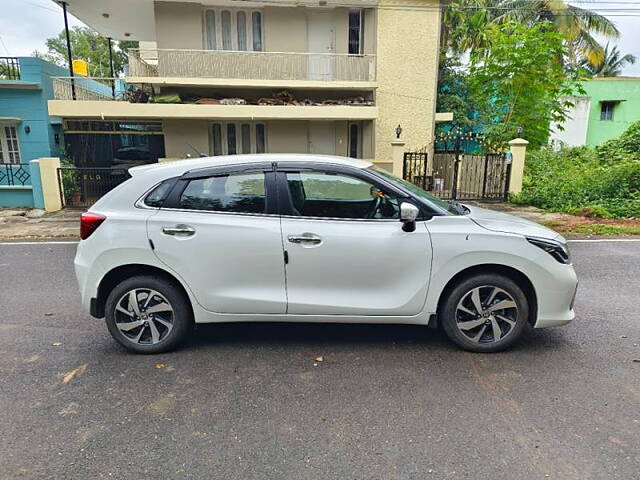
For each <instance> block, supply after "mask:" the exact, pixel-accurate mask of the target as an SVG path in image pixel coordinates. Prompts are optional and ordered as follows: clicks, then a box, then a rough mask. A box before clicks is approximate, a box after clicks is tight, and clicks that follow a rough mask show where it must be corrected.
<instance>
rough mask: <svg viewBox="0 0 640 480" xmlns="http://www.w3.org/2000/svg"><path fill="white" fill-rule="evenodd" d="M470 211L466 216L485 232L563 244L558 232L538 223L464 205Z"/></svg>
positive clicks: (563, 240)
mask: <svg viewBox="0 0 640 480" xmlns="http://www.w3.org/2000/svg"><path fill="white" fill-rule="evenodd" d="M465 207H467V208H468V209H469V210H470V213H469V214H468V215H467V216H468V217H469V218H470V219H471V220H473V221H474V222H475V223H477V224H478V225H480V226H481V227H483V228H486V229H487V230H492V231H494V232H506V233H518V234H520V235H525V236H529V237H539V238H548V239H551V240H557V241H561V242H565V239H564V238H563V237H562V235H560V234H559V233H558V232H554V231H553V230H551V229H550V228H547V227H544V226H542V225H540V224H539V223H535V222H532V221H530V220H526V219H524V218H521V217H516V216H515V215H509V214H507V213H502V212H496V211H494V210H488V209H486V208H480V207H476V206H472V205H465Z"/></svg>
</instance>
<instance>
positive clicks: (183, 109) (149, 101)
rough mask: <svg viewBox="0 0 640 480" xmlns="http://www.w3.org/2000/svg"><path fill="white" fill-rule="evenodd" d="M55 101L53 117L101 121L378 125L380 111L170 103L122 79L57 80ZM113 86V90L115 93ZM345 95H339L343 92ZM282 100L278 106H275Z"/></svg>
mask: <svg viewBox="0 0 640 480" xmlns="http://www.w3.org/2000/svg"><path fill="white" fill-rule="evenodd" d="M52 80H53V93H54V99H53V100H49V104H48V105H49V115H54V116H59V117H63V118H100V119H103V120H104V119H124V118H130V119H156V120H158V119H168V118H176V119H222V120H240V119H253V120H269V119H273V120H354V121H355V120H373V119H375V118H377V116H378V108H377V107H376V106H375V105H374V103H373V101H370V100H366V99H364V98H363V97H360V96H358V97H348V98H343V99H327V100H324V101H311V100H309V99H304V100H302V101H301V100H295V99H293V98H290V99H287V100H282V99H280V98H279V97H278V96H274V97H270V98H266V99H265V98H261V99H257V100H256V99H243V98H226V99H225V98H221V99H212V98H206V97H205V98H204V99H203V100H205V101H204V102H202V101H193V100H190V101H182V100H181V99H180V98H179V97H177V96H176V97H175V101H172V102H166V101H163V99H162V98H157V97H154V96H153V91H152V90H150V89H149V88H148V86H143V87H142V88H139V87H138V86H136V85H132V84H128V83H125V82H124V81H123V80H122V79H118V78H116V79H112V78H86V77H74V78H71V77H53V79H52ZM112 84H113V89H112ZM339 93H340V92H339ZM276 101H277V103H275V102H276Z"/></svg>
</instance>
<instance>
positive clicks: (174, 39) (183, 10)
mask: <svg viewBox="0 0 640 480" xmlns="http://www.w3.org/2000/svg"><path fill="white" fill-rule="evenodd" d="M154 6H155V15H156V41H157V42H158V48H186V49H195V50H201V49H202V5H199V4H197V3H173V2H171V3H170V2H156V3H155V4H154Z"/></svg>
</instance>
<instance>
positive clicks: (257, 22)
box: [251, 12, 262, 52]
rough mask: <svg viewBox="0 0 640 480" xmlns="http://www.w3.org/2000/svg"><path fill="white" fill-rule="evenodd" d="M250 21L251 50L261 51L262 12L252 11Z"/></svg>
mask: <svg viewBox="0 0 640 480" xmlns="http://www.w3.org/2000/svg"><path fill="white" fill-rule="evenodd" d="M251 22H252V25H253V33H252V35H253V51H254V52H261V51H262V13H261V12H253V13H252V14H251Z"/></svg>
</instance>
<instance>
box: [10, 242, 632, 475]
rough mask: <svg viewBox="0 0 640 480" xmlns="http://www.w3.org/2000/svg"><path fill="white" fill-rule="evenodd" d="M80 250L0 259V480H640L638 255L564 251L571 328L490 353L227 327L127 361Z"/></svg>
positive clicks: (51, 248)
mask: <svg viewBox="0 0 640 480" xmlns="http://www.w3.org/2000/svg"><path fill="white" fill-rule="evenodd" d="M74 251H75V245H68V244H67V245H64V244H61V245H60V244H58V245H56V244H52V245H49V244H34V245H6V244H5V245H0V305H1V306H2V315H1V318H0V379H1V381H0V411H1V412H2V415H1V419H2V420H1V421H0V478H2V479H13V478H30V479H31V478H43V479H45V478H46V479H50V478H65V479H88V478H92V479H95V478H118V479H120V478H122V479H124V478H127V479H139V478H153V479H156V478H157V479H168V478H176V479H183V478H193V479H224V480H230V479H242V480H247V479H322V480H327V479H340V480H342V479H416V480H424V479H430V478H434V479H458V478H462V479H480V478H487V479H515V478H518V479H519V478H526V479H530V478H532V479H535V478H540V479H544V478H557V479H581V480H582V479H604V478H606V479H624V480H628V479H631V478H638V476H639V475H640V474H639V473H638V472H640V346H639V344H640V307H639V302H640V299H639V296H640V275H639V274H640V242H636V243H633V242H601V243H574V244H572V251H573V256H574V262H575V265H576V269H577V271H578V275H579V278H580V289H579V293H578V298H577V304H576V309H577V318H576V320H575V321H574V322H573V323H572V324H571V325H569V326H567V327H563V328H558V329H552V330H546V331H532V332H530V334H529V335H528V336H527V338H526V340H525V341H523V342H522V343H521V344H520V345H518V347H517V348H515V349H514V350H511V351H509V352H505V353H501V354H492V355H480V354H472V353H466V352H462V351H460V350H457V349H455V348H454V347H453V346H452V345H450V344H449V343H448V342H447V341H446V339H445V338H444V337H443V336H442V335H441V334H440V333H438V332H437V331H433V330H428V329H425V328H421V327H416V326H370V325H299V324H234V325H213V326H205V327H199V328H198V329H197V332H196V335H195V336H194V338H193V340H192V341H191V342H190V343H189V344H188V345H186V346H185V347H184V348H183V349H182V350H180V351H178V352H175V353H171V354H163V355H157V356H136V355H132V354H128V353H126V352H125V351H124V350H122V349H121V348H120V347H118V346H117V345H116V344H115V342H113V341H112V340H111V339H110V337H109V335H108V334H107V330H106V328H105V326H104V324H103V322H102V321H99V320H95V319H92V318H91V317H89V316H88V315H87V314H86V313H84V312H83V311H82V309H81V307H80V305H79V295H78V292H77V289H76V283H75V278H74V276H73V271H72V259H73V255H74ZM319 356H322V357H323V361H322V362H318V361H316V360H315V359H316V357H319ZM634 360H637V362H634ZM314 363H315V364H316V365H314Z"/></svg>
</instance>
